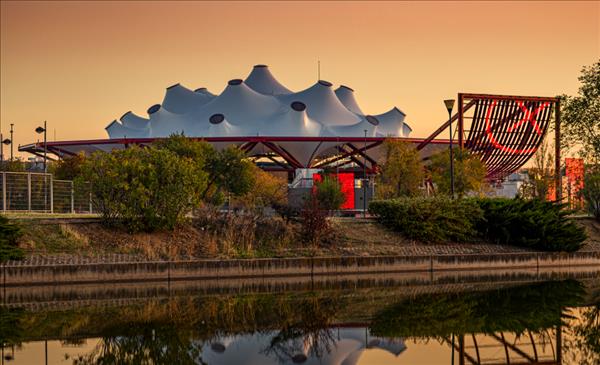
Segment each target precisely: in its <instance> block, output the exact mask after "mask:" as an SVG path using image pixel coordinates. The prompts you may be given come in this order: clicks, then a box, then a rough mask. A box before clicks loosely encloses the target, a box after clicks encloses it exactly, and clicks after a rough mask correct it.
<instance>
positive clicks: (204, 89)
mask: <svg viewBox="0 0 600 365" xmlns="http://www.w3.org/2000/svg"><path fill="white" fill-rule="evenodd" d="M200 91H206V88H205V87H199V88H197V89H196V90H194V92H195V93H197V92H200Z"/></svg>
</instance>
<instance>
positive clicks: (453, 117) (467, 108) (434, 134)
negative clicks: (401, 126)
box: [417, 100, 475, 151]
mask: <svg viewBox="0 0 600 365" xmlns="http://www.w3.org/2000/svg"><path fill="white" fill-rule="evenodd" d="M473 105H475V100H471V101H470V102H469V103H468V104H467V105H466V106H465V107H464V109H463V113H464V112H466V111H467V110H469V109H471V107H472V106H473ZM457 119H458V113H456V114H454V115H453V116H452V118H450V120H448V121H447V122H445V123H444V124H442V125H441V126H440V127H439V128H438V129H436V130H435V132H433V133H431V135H430V136H429V137H427V138H425V140H423V142H421V143H419V145H418V146H417V150H418V151H420V150H422V149H423V148H424V147H425V146H427V145H428V144H430V143H433V141H434V138H435V137H437V136H438V135H439V134H440V133H442V132H443V131H444V130H445V129H446V128H448V127H449V126H450V124H451V123H453V122H454V121H455V120H457ZM447 143H450V141H448V142H447Z"/></svg>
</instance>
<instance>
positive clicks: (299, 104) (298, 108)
mask: <svg viewBox="0 0 600 365" xmlns="http://www.w3.org/2000/svg"><path fill="white" fill-rule="evenodd" d="M290 106H291V107H292V109H294V110H295V111H297V112H301V111H303V110H305V109H306V104H304V103H303V102H301V101H293V102H292V104H290Z"/></svg>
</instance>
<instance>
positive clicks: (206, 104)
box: [106, 65, 411, 138]
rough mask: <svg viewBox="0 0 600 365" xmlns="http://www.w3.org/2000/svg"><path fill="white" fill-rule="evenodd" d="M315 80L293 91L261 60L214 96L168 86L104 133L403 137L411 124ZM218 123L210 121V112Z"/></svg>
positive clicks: (397, 113) (346, 90)
mask: <svg viewBox="0 0 600 365" xmlns="http://www.w3.org/2000/svg"><path fill="white" fill-rule="evenodd" d="M332 86H333V85H332V84H331V83H330V82H327V81H324V80H320V81H318V82H317V83H315V84H314V85H312V86H310V87H309V88H307V89H305V90H302V91H299V92H293V91H291V90H289V89H288V88H286V87H285V86H283V85H282V84H281V83H280V82H279V81H277V79H275V77H274V76H273V75H272V74H271V72H270V71H269V68H268V67H267V66H266V65H256V66H254V68H253V69H252V71H251V72H250V74H249V75H248V77H247V78H246V79H245V80H241V79H234V80H230V81H229V82H228V85H227V86H226V87H225V89H224V90H223V92H222V93H221V94H219V95H214V94H212V93H211V92H209V91H208V90H206V88H198V89H196V90H191V89H188V88H186V87H184V86H182V85H180V84H175V85H173V86H170V87H168V88H167V91H166V94H165V97H164V99H163V101H162V103H161V104H155V105H153V106H151V107H150V108H149V109H148V118H143V117H140V116H137V115H135V114H133V113H132V112H127V113H125V114H124V115H123V116H122V117H121V118H120V120H115V121H113V122H111V123H110V124H109V125H108V126H107V127H106V131H107V132H108V135H109V138H125V137H127V138H155V137H167V136H169V135H171V134H173V133H183V134H185V135H186V136H188V137H244V136H285V137H320V136H329V137H336V136H337V137H364V133H365V132H364V131H365V130H366V131H367V136H368V137H377V136H394V137H408V134H409V133H410V130H411V129H410V127H408V126H407V125H406V124H405V122H404V117H405V115H404V113H402V112H400V111H399V109H398V108H395V107H394V108H392V109H391V110H390V111H389V112H387V113H384V114H380V115H375V116H367V115H366V114H365V113H363V111H362V109H361V108H360V107H359V106H358V102H357V101H356V99H355V96H354V90H352V89H351V88H349V87H347V86H340V87H339V88H338V89H337V90H335V91H334V90H333V88H332ZM215 115H221V116H223V122H221V123H211V117H213V116H215Z"/></svg>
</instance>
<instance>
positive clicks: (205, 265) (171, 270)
mask: <svg viewBox="0 0 600 365" xmlns="http://www.w3.org/2000/svg"><path fill="white" fill-rule="evenodd" d="M584 267H592V268H594V267H595V268H598V267H600V252H575V253H510V254H509V253H506V254H489V255H488V254H475V255H442V256H404V257H403V256H374V257H315V258H280V259H279V258H278V259H251V260H223V261H221V260H195V261H171V262H167V261H162V262H131V263H123V262H120V263H101V264H98V263H94V264H81V265H39V266H26V265H22V264H18V263H8V264H6V265H1V266H0V274H1V277H0V283H1V285H2V286H19V285H36V284H45V283H47V284H59V283H71V284H73V283H94V282H122V281H164V280H167V281H171V280H186V279H219V278H243V277H286V276H319V275H356V274H368V273H383V272H388V273H390V272H430V273H435V272H445V271H478V272H483V273H485V272H489V271H493V270H497V271H504V272H510V273H513V274H514V273H518V272H523V273H526V274H531V273H535V272H540V271H544V272H553V271H557V272H565V271H580V270H582V268H584ZM478 275H479V274H478Z"/></svg>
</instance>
